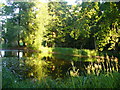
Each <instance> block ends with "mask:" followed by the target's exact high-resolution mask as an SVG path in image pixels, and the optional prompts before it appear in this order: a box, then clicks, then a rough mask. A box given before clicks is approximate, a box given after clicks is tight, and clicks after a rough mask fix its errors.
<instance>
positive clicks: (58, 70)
mask: <svg viewBox="0 0 120 90" xmlns="http://www.w3.org/2000/svg"><path fill="white" fill-rule="evenodd" d="M0 54H1V55H0V56H1V57H2V63H3V67H7V68H8V69H9V70H10V71H11V72H13V73H14V74H15V75H17V76H18V77H19V78H20V79H28V78H36V79H40V78H41V77H47V76H49V77H51V78H54V79H56V78H65V77H69V76H82V75H84V76H85V75H86V74H95V75H99V74H100V73H106V72H113V71H118V69H119V68H118V67H119V65H118V62H116V61H115V58H114V57H110V58H109V57H108V59H96V58H80V57H73V56H64V55H55V54H53V55H52V56H49V55H48V56H46V55H45V56H44V54H42V53H28V52H23V51H18V50H12V51H10V50H9V51H7V50H2V51H1V53H0ZM91 60H92V61H91Z"/></svg>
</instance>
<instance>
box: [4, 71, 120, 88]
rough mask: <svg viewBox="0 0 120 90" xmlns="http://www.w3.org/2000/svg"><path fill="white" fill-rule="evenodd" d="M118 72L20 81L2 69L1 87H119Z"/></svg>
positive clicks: (119, 77)
mask: <svg viewBox="0 0 120 90" xmlns="http://www.w3.org/2000/svg"><path fill="white" fill-rule="evenodd" d="M119 80H120V73H118V72H114V73H108V74H100V75H99V76H96V75H87V76H78V77H69V78H66V79H64V80H63V79H56V80H53V79H51V78H49V77H47V78H42V79H41V80H36V81H34V80H32V79H28V80H22V81H20V80H19V79H18V78H17V77H15V75H13V74H12V73H11V72H9V71H6V69H3V88H119V86H120V83H119Z"/></svg>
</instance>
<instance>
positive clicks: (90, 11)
mask: <svg viewBox="0 0 120 90" xmlns="http://www.w3.org/2000/svg"><path fill="white" fill-rule="evenodd" d="M3 6H4V7H3V8H2V9H3V12H2V13H3V15H5V16H6V17H8V16H9V18H7V20H6V21H4V22H5V24H4V23H3V25H2V26H3V27H4V28H3V32H2V34H3V35H2V38H4V40H5V42H6V43H7V44H9V47H10V46H12V47H14V46H26V47H31V48H33V49H39V48H40V47H41V45H43V46H48V47H71V48H79V49H97V50H100V51H103V50H120V43H119V42H120V25H119V24H120V19H119V18H120V2H102V3H100V2H83V3H82V4H77V5H68V4H67V2H49V3H42V2H37V1H34V2H14V3H12V2H11V3H9V4H7V5H3ZM16 11H18V12H16ZM5 28H6V29H7V30H6V29H5Z"/></svg>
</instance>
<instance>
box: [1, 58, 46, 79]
mask: <svg viewBox="0 0 120 90" xmlns="http://www.w3.org/2000/svg"><path fill="white" fill-rule="evenodd" d="M4 65H5V66H6V67H7V68H8V69H10V70H11V71H12V72H13V73H14V74H16V75H18V77H19V78H21V79H22V78H29V77H31V78H37V79H41V78H42V77H44V76H45V71H46V70H45V68H46V67H45V65H46V63H45V62H44V61H42V60H41V59H40V58H32V57H31V58H22V59H21V60H17V58H9V59H6V60H5V61H4V62H3V66H4Z"/></svg>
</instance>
